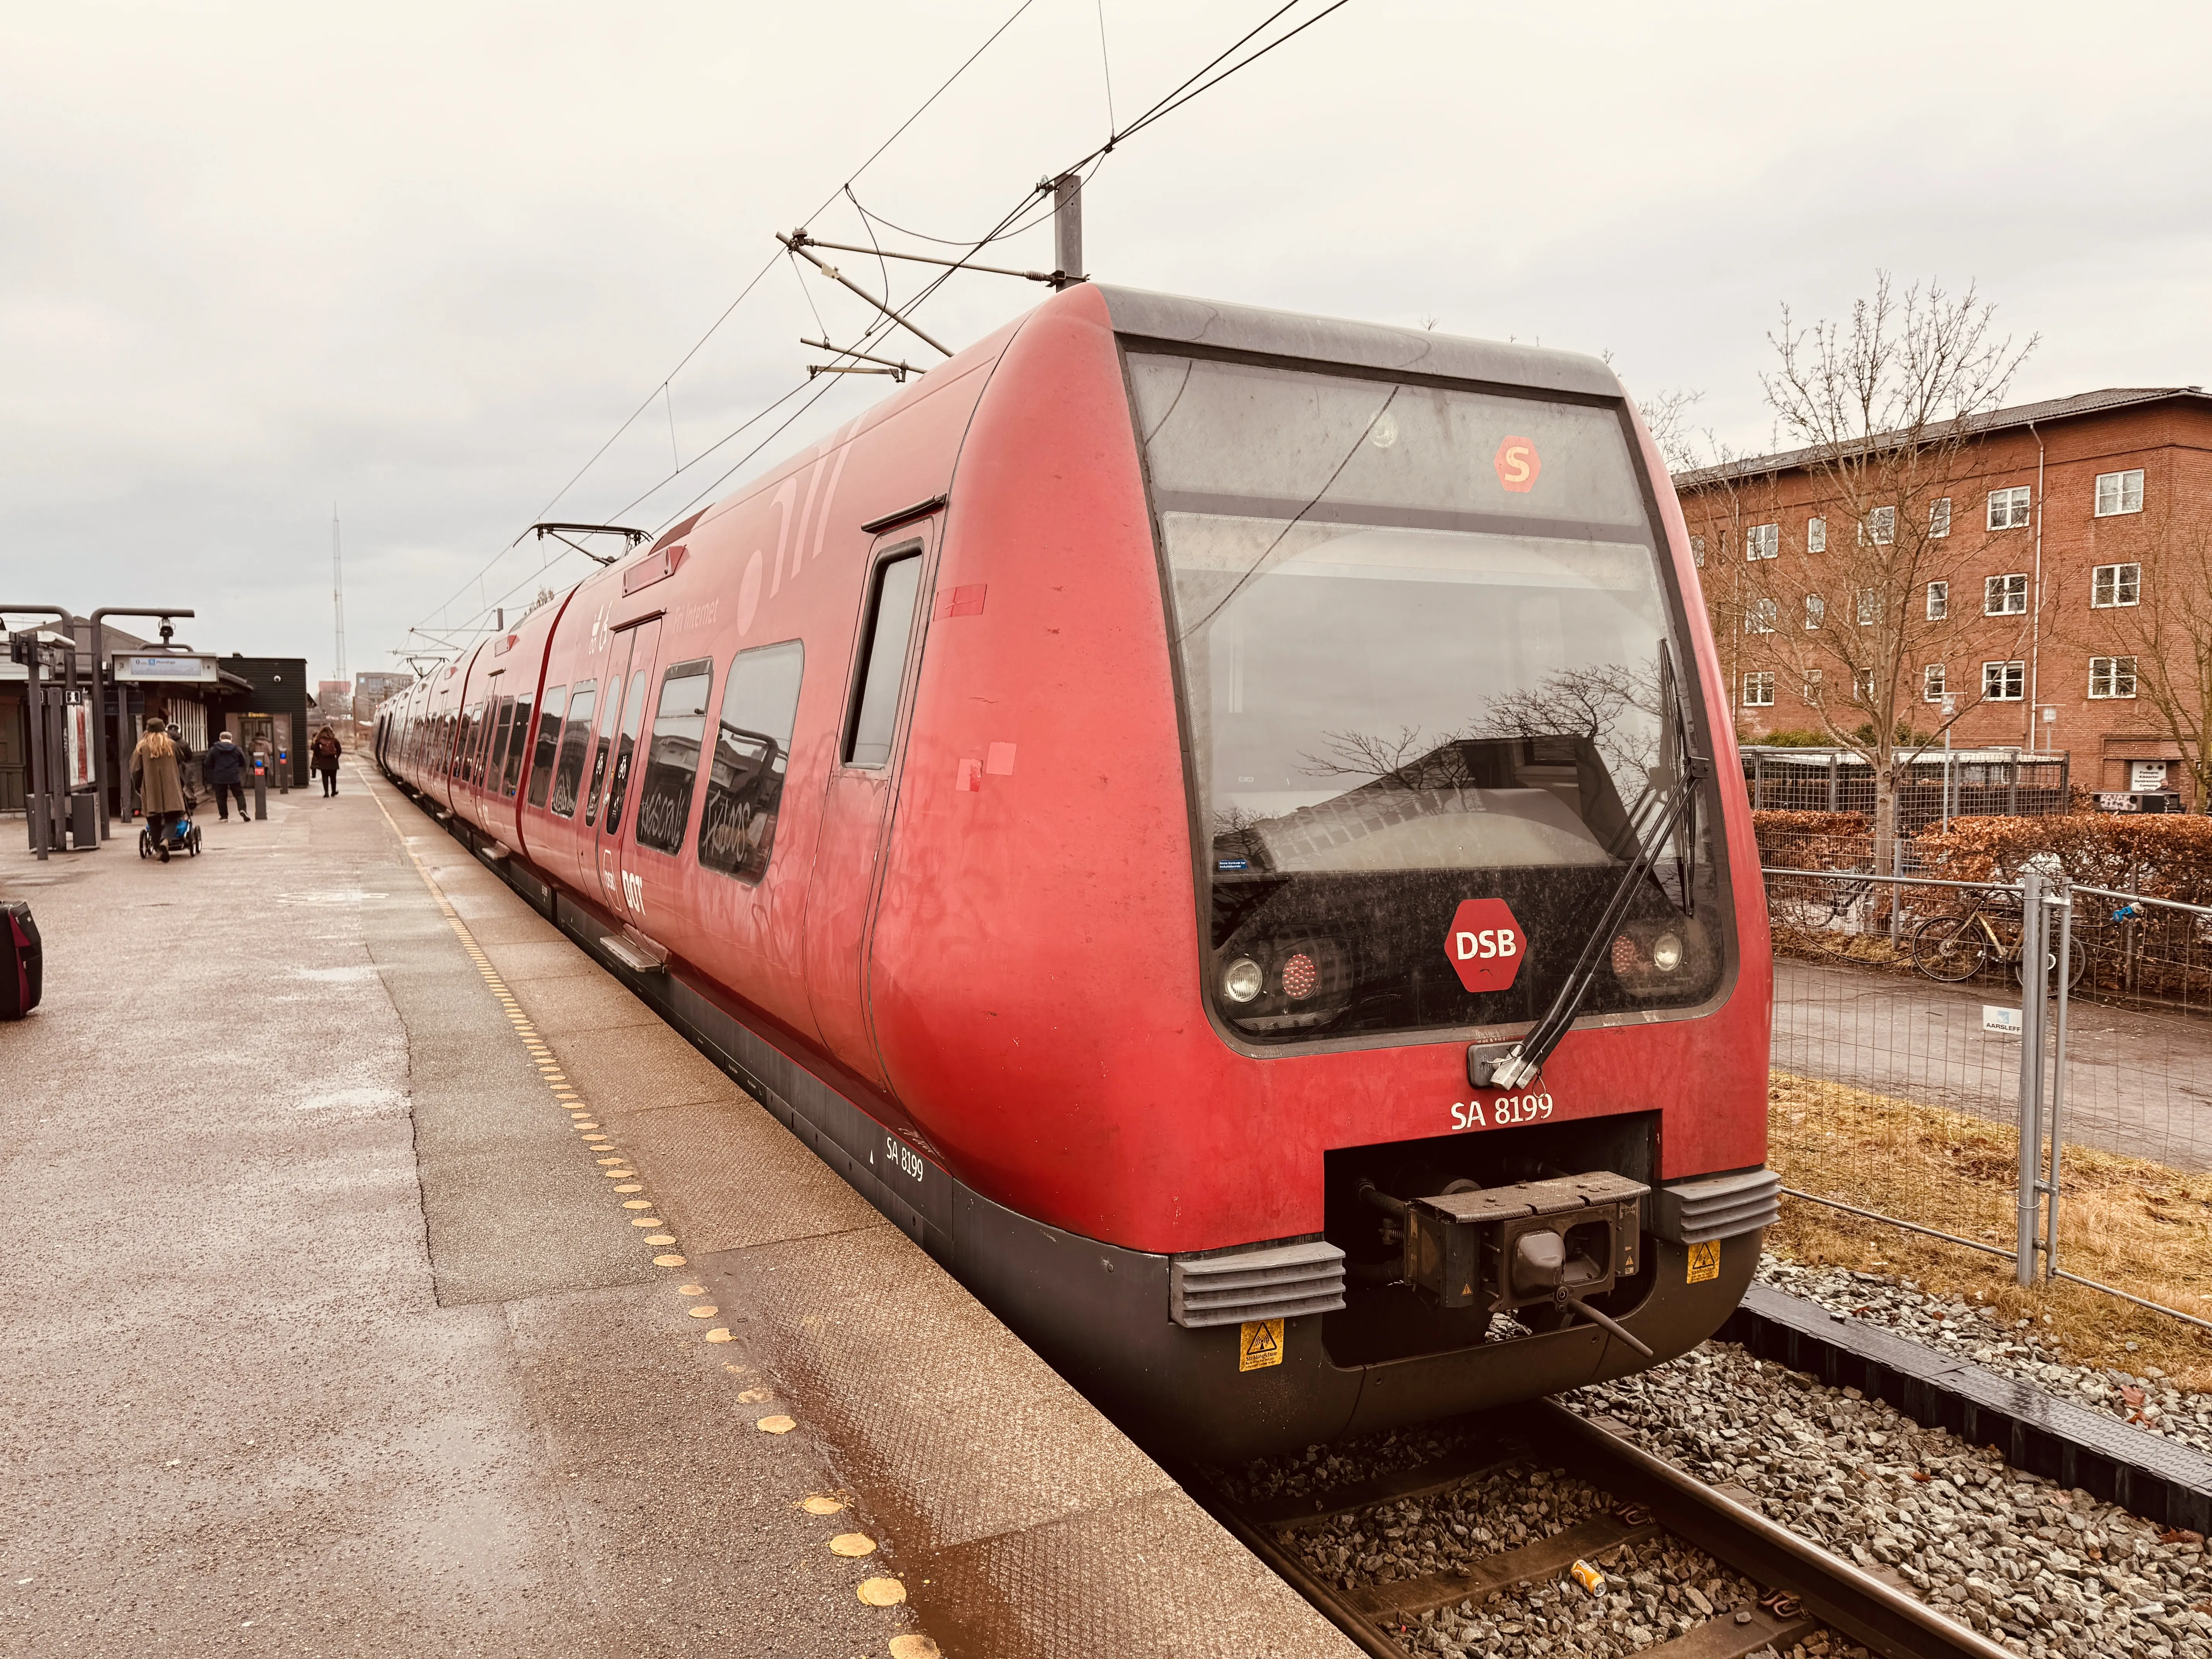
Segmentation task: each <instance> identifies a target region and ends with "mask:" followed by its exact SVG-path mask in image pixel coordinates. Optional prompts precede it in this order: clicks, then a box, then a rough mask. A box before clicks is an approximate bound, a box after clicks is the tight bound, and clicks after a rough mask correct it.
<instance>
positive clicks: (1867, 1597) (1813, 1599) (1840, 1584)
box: [1171, 1400, 2008, 1659]
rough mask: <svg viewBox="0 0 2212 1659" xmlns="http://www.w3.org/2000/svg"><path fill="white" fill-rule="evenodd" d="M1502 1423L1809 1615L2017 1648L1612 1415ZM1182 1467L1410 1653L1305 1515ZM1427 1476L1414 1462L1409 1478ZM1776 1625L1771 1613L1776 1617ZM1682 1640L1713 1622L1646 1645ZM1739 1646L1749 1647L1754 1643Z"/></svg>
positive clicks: (1326, 1592)
mask: <svg viewBox="0 0 2212 1659" xmlns="http://www.w3.org/2000/svg"><path fill="white" fill-rule="evenodd" d="M1496 1420H1497V1421H1498V1422H1499V1424H1500V1436H1499V1441H1498V1444H1499V1446H1500V1447H1504V1446H1505V1445H1506V1444H1508V1443H1509V1442H1510V1443H1513V1444H1514V1446H1515V1449H1516V1455H1522V1456H1534V1457H1539V1458H1555V1459H1556V1460H1557V1461H1558V1462H1560V1463H1561V1464H1563V1465H1565V1466H1567V1467H1569V1468H1572V1469H1574V1471H1575V1472H1576V1473H1577V1474H1579V1475H1581V1476H1582V1477H1583V1479H1585V1480H1589V1482H1590V1483H1591V1484H1592V1485H1593V1486H1596V1487H1598V1488H1599V1489H1600V1490H1601V1491H1602V1492H1607V1493H1608V1494H1610V1495H1611V1496H1612V1497H1613V1498H1616V1499H1621V1500H1626V1501H1629V1502H1632V1503H1635V1504H1641V1505H1642V1506H1644V1509H1645V1510H1648V1511H1649V1513H1650V1516H1652V1517H1653V1518H1654V1519H1656V1521H1657V1522H1659V1524H1660V1525H1661V1526H1662V1528H1665V1530H1666V1531H1668V1532H1669V1533H1671V1534H1674V1535H1675V1536H1676V1537H1678V1538H1680V1539H1682V1540H1683V1541H1685V1542H1686V1543H1689V1544H1692V1545H1694V1546H1695V1547H1698V1548H1699V1549H1702V1550H1704V1551H1705V1553H1707V1554H1709V1555H1711V1557H1712V1558H1713V1559H1715V1560H1717V1561H1718V1562H1720V1563H1722V1564H1723V1565H1726V1566H1728V1567H1730V1568H1732V1569H1734V1570H1735V1571H1737V1572H1739V1573H1741V1574H1742V1575H1743V1576H1744V1577H1747V1578H1748V1579H1750V1580H1752V1581H1753V1583H1756V1584H1758V1585H1759V1586H1760V1587H1761V1588H1762V1589H1765V1591H1767V1592H1769V1593H1770V1595H1772V1594H1773V1593H1779V1594H1780V1595H1784V1596H1786V1597H1790V1598H1794V1599H1795V1600H1796V1602H1797V1603H1798V1604H1799V1605H1800V1606H1801V1607H1802V1609H1803V1613H1804V1616H1806V1617H1808V1618H1810V1619H1814V1620H1818V1621H1819V1622H1820V1624H1823V1625H1826V1626H1829V1627H1830V1628H1832V1629H1834V1630H1836V1631H1838V1632H1840V1633H1841V1634H1843V1635H1844V1636H1846V1637H1849V1638H1850V1639H1852V1640H1853V1641H1856V1642H1859V1643H1862V1644H1864V1645H1865V1646H1867V1647H1869V1648H1870V1649H1872V1650H1874V1651H1875V1652H1876V1653H1879V1654H1881V1655H1882V1656H1884V1659H2006V1656H2008V1650H2007V1649H2004V1648H2002V1647H2000V1646H1998V1645H1997V1644H1995V1643H1993V1642H1991V1641H1990V1640H1989V1639H1988V1638H1985V1637H1984V1636H1982V1635H1980V1634H1979V1633H1978V1632H1975V1631H1973V1630H1972V1629H1970V1628H1968V1627H1967V1626H1965V1625H1962V1624H1958V1623H1955V1622H1954V1621H1953V1620H1949V1619H1947V1618H1945V1617H1944V1616H1943V1615H1942V1613H1937V1612H1936V1610H1935V1609H1934V1608H1933V1607H1928V1606H1925V1605H1924V1604H1923V1603H1922V1602H1920V1601H1916V1600H1915V1599H1914V1598H1913V1597H1911V1595H1906V1594H1905V1592H1904V1591H1902V1590H1900V1589H1897V1588H1895V1587H1894V1586H1893V1585H1891V1584H1887V1583H1884V1582H1883V1581H1882V1580H1881V1579H1879V1578H1876V1577H1874V1576H1873V1575H1871V1574H1869V1573H1866V1572H1863V1571H1860V1570H1859V1569H1858V1568H1857V1567H1856V1566H1854V1565H1851V1564H1850V1562H1848V1561H1845V1560H1844V1559H1841V1558H1839V1557H1838V1556H1835V1555H1832V1554H1831V1553H1828V1552H1827V1551H1826V1550H1824V1549H1822V1548H1821V1547H1820V1546H1819V1545H1817V1544H1814V1543H1813V1542H1811V1541H1808V1540H1806V1539H1803V1538H1800V1537H1799V1536H1797V1534H1795V1533H1793V1532H1791V1531H1790V1530H1789V1529H1788V1528H1784V1527H1780V1526H1778V1525H1776V1524H1775V1523H1774V1522H1771V1521H1770V1520H1768V1519H1767V1518H1766V1517H1765V1516H1763V1515H1761V1514H1759V1512H1758V1511H1757V1510H1753V1509H1751V1508H1748V1507H1747V1506H1746V1505H1744V1504H1740V1503H1738V1502H1736V1501H1735V1499H1734V1498H1730V1497H1729V1496H1728V1494H1726V1493H1725V1492H1717V1491H1715V1490H1714V1489H1713V1488H1712V1487H1711V1486H1706V1485H1705V1483H1704V1482H1702V1481H1700V1480H1697V1479H1696V1478H1695V1477H1693V1476H1692V1475H1690V1474H1686V1473H1685V1472H1684V1471H1682V1470H1680V1469H1679V1468H1674V1466H1673V1465H1672V1464H1670V1463H1668V1462H1664V1461H1663V1460H1662V1459H1660V1458H1657V1457H1654V1456H1653V1455H1651V1454H1650V1453H1649V1452H1647V1451H1645V1450H1644V1449H1642V1448H1641V1447H1639V1446H1637V1445H1635V1444H1634V1443H1632V1442H1630V1441H1629V1440H1628V1439H1626V1437H1623V1436H1621V1435H1620V1434H1617V1433H1614V1432H1613V1431H1611V1430H1609V1429H1607V1427H1605V1426H1604V1425H1603V1424H1602V1423H1601V1422H1597V1421H1593V1420H1592V1419H1588V1418H1584V1417H1582V1416H1580V1415H1578V1414H1577V1413H1574V1412H1571V1411H1569V1410H1568V1409H1567V1408H1566V1407H1564V1406H1562V1405H1559V1403H1558V1402H1557V1401H1551V1400H1538V1401H1532V1402H1530V1403H1529V1404H1528V1405H1526V1406H1522V1407H1516V1409H1515V1411H1514V1413H1513V1415H1512V1418H1511V1419H1510V1428H1509V1427H1507V1426H1506V1423H1505V1419H1503V1418H1499V1419H1496ZM1171 1472H1172V1473H1173V1474H1175V1475H1176V1480H1177V1482H1178V1484H1179V1485H1181V1486H1182V1488H1183V1490H1184V1491H1185V1492H1188V1493H1189V1494H1190V1496H1191V1498H1193V1499H1194V1501H1195V1502H1196V1503H1197V1504H1198V1505H1199V1506H1200V1508H1201V1509H1203V1510H1206V1513H1207V1514H1209V1515H1211V1516H1212V1517H1213V1518H1214V1519H1215V1520H1216V1521H1218V1522H1220V1523H1221V1525H1222V1527H1223V1528H1225V1529H1226V1530H1227V1531H1228V1532H1229V1534H1231V1536H1232V1537H1234V1538H1235V1539H1236V1540H1237V1542H1238V1543H1240V1544H1242V1545H1243V1546H1244V1547H1245V1548H1247V1549H1249V1550H1250V1551H1251V1552H1252V1553H1253V1554H1255V1556H1257V1557H1259V1559H1261V1561H1262V1562H1263V1563H1264V1564H1266V1565H1267V1569H1268V1570H1269V1571H1271V1572H1273V1573H1274V1574H1275V1575H1276V1576H1277V1577H1279V1578H1281V1579H1282V1580H1283V1581H1284V1582H1285V1583H1287V1584H1289V1585H1290V1587H1291V1589H1294V1590H1296V1591H1297V1593H1298V1594H1299V1595H1302V1596H1304V1598H1305V1600H1306V1601H1309V1602H1310V1603H1311V1604H1312V1605H1313V1607H1314V1608H1315V1610H1316V1612H1318V1613H1321V1614H1322V1617H1324V1618H1326V1619H1327V1620H1328V1621H1329V1622H1330V1623H1331V1624H1333V1625H1334V1626H1336V1627H1337V1628H1338V1629H1339V1630H1340V1631H1342V1632H1344V1633H1345V1635H1346V1636H1347V1637H1349V1638H1351V1639H1352V1642H1353V1643H1354V1644H1356V1645H1357V1646H1358V1648H1359V1649H1360V1650H1361V1651H1362V1652H1364V1653H1366V1654H1369V1655H1371V1656H1373V1659H1407V1648H1406V1646H1405V1645H1404V1644H1402V1643H1401V1642H1400V1641H1398V1640H1396V1639H1395V1638H1393V1637H1392V1636H1391V1635H1390V1634H1389V1631H1388V1629H1387V1628H1386V1627H1385V1626H1383V1624H1381V1623H1379V1622H1378V1620H1377V1617H1376V1613H1375V1610H1374V1609H1373V1608H1371V1607H1363V1606H1361V1605H1359V1604H1358V1603H1357V1602H1356V1601H1353V1600H1352V1599H1351V1598H1349V1597H1347V1596H1346V1595H1344V1594H1343V1593H1342V1592H1340V1590H1339V1589H1337V1588H1336V1586H1335V1585H1334V1584H1333V1583H1329V1582H1328V1581H1327V1580H1325V1579H1323V1578H1322V1577H1319V1576H1318V1575H1316V1573H1315V1572H1314V1571H1312V1570H1311V1569H1310V1567H1308V1566H1307V1565H1306V1564H1305V1563H1304V1561H1302V1560H1301V1559H1298V1557H1297V1553H1296V1552H1295V1550H1294V1549H1293V1547H1291V1545H1290V1544H1289V1543H1288V1542H1287V1539H1288V1538H1289V1536H1290V1532H1289V1529H1288V1528H1289V1527H1290V1526H1291V1525H1295V1524H1298V1520H1290V1519H1287V1518H1285V1517H1277V1518H1275V1519H1273V1520H1270V1519H1267V1518H1266V1517H1264V1516H1261V1515H1258V1514H1248V1513H1247V1512H1246V1510H1245V1507H1244V1506H1243V1505H1240V1504H1237V1502H1235V1501H1234V1500H1233V1499H1231V1498H1229V1497H1228V1496H1227V1495H1226V1494H1225V1492H1222V1491H1221V1490H1220V1488H1219V1487H1218V1486H1215V1485H1214V1484H1213V1483H1212V1481H1210V1480H1206V1479H1204V1478H1203V1477H1202V1475H1201V1474H1200V1471H1198V1470H1197V1469H1194V1468H1188V1467H1185V1468H1177V1469H1174V1470H1172V1471H1171ZM1465 1473H1467V1472H1462V1474H1465ZM1415 1474H1418V1471H1415V1470H1409V1471H1407V1472H1406V1476H1407V1477H1412V1476H1413V1475H1415ZM1436 1484H1437V1483H1427V1482H1419V1481H1411V1482H1409V1484H1408V1485H1407V1492H1413V1491H1415V1490H1419V1491H1423V1492H1425V1491H1430V1490H1433V1489H1435V1485H1436ZM1447 1484H1455V1482H1453V1483H1447ZM1392 1496H1394V1494H1393V1493H1390V1492H1380V1493H1365V1494H1363V1495H1362V1497H1361V1498H1360V1501H1359V1502H1358V1503H1357V1504H1352V1505H1350V1506H1349V1507H1351V1508H1355V1509H1363V1508H1369V1507H1372V1505H1373V1504H1376V1503H1385V1502H1389V1501H1390V1499H1391V1498H1392ZM1327 1498H1328V1495H1327V1494H1323V1495H1322V1498H1320V1499H1318V1500H1317V1501H1318V1502H1319V1503H1320V1504H1322V1508H1320V1509H1319V1510H1316V1515H1317V1516H1318V1515H1323V1514H1334V1513H1337V1512H1338V1511H1339V1510H1340V1509H1342V1508H1344V1507H1346V1506H1343V1505H1334V1506H1332V1505H1329V1504H1328V1502H1327ZM1624 1513H1625V1511H1624ZM1302 1519H1303V1517H1300V1518H1299V1520H1302ZM1767 1611H1768V1604H1766V1603H1762V1604H1761V1607H1760V1609H1759V1612H1760V1613H1766V1612H1767ZM1775 1616H1776V1617H1778V1618H1780V1619H1782V1620H1784V1621H1785V1622H1786V1621H1787V1620H1789V1619H1790V1618H1791V1617H1794V1615H1790V1614H1787V1613H1781V1614H1778V1615H1775ZM1739 1617H1741V1615H1739ZM1716 1622H1719V1621H1718V1620H1717V1621H1716ZM1772 1622H1773V1620H1772V1619H1770V1620H1768V1624H1769V1625H1770V1626H1771V1624H1772ZM1729 1635H1731V1636H1734V1637H1735V1638H1737V1640H1738V1641H1739V1642H1741V1643H1745V1644H1754V1643H1757V1642H1759V1641H1760V1640H1762V1639H1763V1638H1760V1637H1759V1636H1758V1635H1757V1634H1756V1633H1755V1632H1753V1630H1750V1629H1747V1630H1745V1631H1743V1632H1729ZM1677 1642H1680V1643H1681V1644H1685V1645H1684V1647H1683V1651H1685V1652H1687V1651H1689V1650H1690V1648H1689V1647H1688V1645H1687V1644H1691V1643H1692V1642H1696V1643H1697V1650H1699V1651H1703V1650H1705V1649H1706V1648H1708V1647H1710V1646H1711V1639H1710V1637H1709V1636H1708V1635H1707V1634H1706V1633H1705V1632H1704V1627H1702V1626H1701V1627H1700V1628H1699V1631H1697V1632H1692V1634H1691V1635H1690V1636H1689V1637H1684V1638H1676V1640H1675V1641H1666V1642H1661V1643H1658V1644H1655V1645H1654V1646H1653V1647H1651V1648H1650V1649H1647V1650H1645V1651H1646V1652H1647V1653H1649V1654H1657V1653H1660V1652H1662V1651H1663V1652H1668V1653H1672V1652H1674V1651H1675V1650H1676V1644H1677ZM1727 1650H1728V1651H1730V1652H1741V1651H1747V1647H1745V1646H1735V1647H1729V1648H1728V1649H1727Z"/></svg>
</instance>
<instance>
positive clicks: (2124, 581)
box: [2089, 564, 2142, 611]
mask: <svg viewBox="0 0 2212 1659" xmlns="http://www.w3.org/2000/svg"><path fill="white" fill-rule="evenodd" d="M2089 603H2090V604H2091V605H2094V606H2095V607H2096V608H2097V609H2098V610H2100V611H2104V610H2108V609H2110V608H2111V607H2112V606H2113V605H2139V604H2141V603H2142V566H2141V565H2139V564H2100V565H2099V566H2098V567H2097V568H2095V569H2094V570H2093V571H2091V572H2090V573H2089Z"/></svg>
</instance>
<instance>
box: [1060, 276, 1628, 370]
mask: <svg viewBox="0 0 2212 1659" xmlns="http://www.w3.org/2000/svg"><path fill="white" fill-rule="evenodd" d="M1096 286H1097V290H1098V294H1099V297H1100V298H1102V299H1103V300H1104V301H1105V302H1106V309H1107V313H1108V315H1109V317H1111V318H1112V319H1113V324H1114V331H1115V333H1117V334H1121V335H1124V336H1127V337H1133V338H1137V339H1146V340H1158V341H1160V342H1162V343H1168V344H1173V345H1194V346H1210V347H1212V348H1213V349H1217V350H1223V351H1249V352H1251V353H1254V354H1255V355H1256V356H1270V357H1297V358H1305V359H1308V360H1310V361H1312V362H1324V363H1340V364H1342V365H1344V366H1345V367H1346V368H1379V369H1388V370H1390V371H1392V372H1394V373H1397V374H1434V375H1437V376H1439V377H1441V378H1443V379H1446V380H1486V381H1489V382H1490V383H1491V384H1492V385H1496V386H1524V387H1528V388H1529V389H1531V390H1534V391H1541V392H1574V393H1578V394H1581V395H1583V396H1585V397H1597V398H1618V397H1620V395H1621V391H1620V380H1619V379H1618V378H1617V377H1615V375H1614V374H1613V371H1612V370H1611V369H1610V368H1607V367H1606V366H1605V364H1604V363H1603V362H1601V361H1600V360H1598V359H1597V358H1595V357H1591V356H1584V355H1583V353H1581V352H1577V351H1549V350H1547V349H1544V348H1543V347H1541V346H1524V345H1515V344H1510V343H1504V342H1502V341H1498V340H1472V339H1468V338H1466V337H1463V336H1461V335H1456V334H1437V333H1432V332H1431V331H1427V330H1425V329H1418V328H1393V327H1391V326H1389V325H1387V324H1383V323H1354V322H1346V321H1345V320H1343V319H1339V318H1334V317H1312V316H1307V315H1305V314H1304V313H1299V312H1294V311H1269V310H1267V309H1266V308H1264V307H1259V306H1235V305H1224V304H1222V303H1220V302H1219V301H1213V300H1193V299H1188V298H1186V297H1184V296H1182V295H1176V294H1152V293H1148V292H1146V290H1144V289H1133V288H1115V287H1112V286H1109V285H1108V284H1106V283H1098V284H1097V285H1096Z"/></svg>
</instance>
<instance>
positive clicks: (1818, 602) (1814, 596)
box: [1805, 593, 1828, 628]
mask: <svg viewBox="0 0 2212 1659" xmlns="http://www.w3.org/2000/svg"><path fill="white" fill-rule="evenodd" d="M1827 614H1828V602H1827V601H1826V599H1822V598H1821V597H1820V595H1819V594H1818V593H1808V594H1807V595H1806V596H1805V626H1806V627H1808V628H1818V627H1819V626H1820V623H1821V621H1822V619H1823V618H1825V617H1826V616H1827Z"/></svg>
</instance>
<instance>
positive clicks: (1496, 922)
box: [1444, 898, 1528, 991]
mask: <svg viewBox="0 0 2212 1659" xmlns="http://www.w3.org/2000/svg"><path fill="white" fill-rule="evenodd" d="M1444 952H1445V954H1446V955H1448V956H1449V957H1451V965H1452V971H1453V972H1454V973H1455V974H1457V975H1459V982H1460V983H1461V984H1462V985H1464V986H1466V987H1467V988H1468V990H1470V991H1503V990H1505V989H1507V988H1508V987H1510V986H1511V985H1512V983H1513V978H1514V975H1516V974H1518V973H1519V972H1520V971H1521V962H1522V958H1523V957H1526V956H1527V955H1528V935H1527V934H1526V933H1522V931H1521V924H1520V923H1519V922H1517V921H1514V919H1513V912H1512V910H1511V909H1510V908H1508V906H1507V905H1506V902H1505V901H1504V899H1494V898H1489V899H1462V900H1461V901H1460V907H1459V908H1458V909H1457V910H1455V911H1454V912H1453V913H1452V924H1451V932H1450V933H1448V934H1446V935H1445V937H1444Z"/></svg>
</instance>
